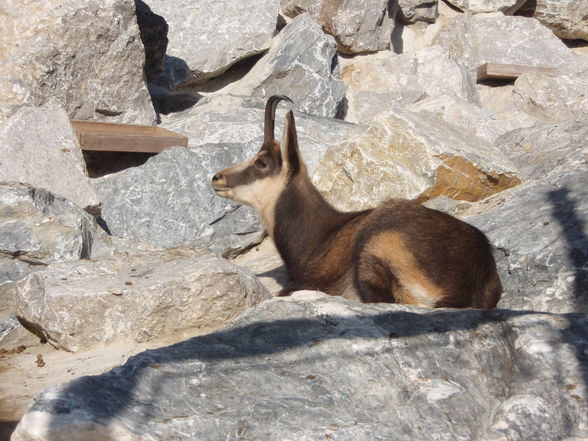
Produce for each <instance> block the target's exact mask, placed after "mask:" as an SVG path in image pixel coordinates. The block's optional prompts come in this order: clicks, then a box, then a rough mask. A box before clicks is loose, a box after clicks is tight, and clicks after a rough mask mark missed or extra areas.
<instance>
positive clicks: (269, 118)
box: [263, 95, 293, 145]
mask: <svg viewBox="0 0 588 441" xmlns="http://www.w3.org/2000/svg"><path fill="white" fill-rule="evenodd" d="M282 100H283V101H288V102H289V103H293V101H292V100H291V99H290V98H288V97H287V96H285V95H272V96H270V97H269V99H268V100H267V104H266V105H265V119H264V124H263V143H264V145H268V144H270V143H271V142H273V141H274V126H275V120H276V108H277V107H278V103H279V102H280V101H282Z"/></svg>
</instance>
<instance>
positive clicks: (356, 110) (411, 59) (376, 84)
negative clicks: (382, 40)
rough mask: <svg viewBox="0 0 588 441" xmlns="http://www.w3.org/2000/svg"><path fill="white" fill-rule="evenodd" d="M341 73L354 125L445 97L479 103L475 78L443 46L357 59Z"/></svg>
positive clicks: (349, 116)
mask: <svg viewBox="0 0 588 441" xmlns="http://www.w3.org/2000/svg"><path fill="white" fill-rule="evenodd" d="M341 73H342V80H343V82H344V83H345V84H346V86H347V101H348V104H347V112H346V115H345V119H346V120H348V121H352V122H361V123H367V122H369V121H371V120H372V119H373V118H374V117H376V116H377V115H379V114H381V113H384V112H386V111H387V110H389V109H391V108H393V107H397V106H401V107H402V106H405V105H407V104H411V103H414V102H417V101H419V100H421V99H423V98H426V97H431V96H438V95H440V94H444V93H453V94H455V95H456V96H458V97H460V98H462V99H463V100H464V101H466V102H471V103H476V102H478V95H477V92H476V83H475V80H474V78H473V76H472V75H470V72H469V71H468V69H467V68H466V67H465V65H464V64H462V63H460V62H459V61H458V60H456V59H455V58H454V57H452V56H451V55H450V53H449V51H447V50H446V49H444V48H442V47H440V46H432V47H427V48H423V49H421V50H419V51H417V52H414V53H406V54H402V55H396V54H394V53H393V52H390V51H386V52H379V53H377V54H370V55H366V56H362V57H354V58H352V59H348V60H344V62H343V63H342V69H341Z"/></svg>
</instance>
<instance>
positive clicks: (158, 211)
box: [95, 143, 264, 256]
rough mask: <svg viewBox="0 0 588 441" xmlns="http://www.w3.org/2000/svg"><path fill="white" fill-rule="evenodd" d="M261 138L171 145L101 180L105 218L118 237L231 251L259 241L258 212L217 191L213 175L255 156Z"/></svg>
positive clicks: (226, 253)
mask: <svg viewBox="0 0 588 441" xmlns="http://www.w3.org/2000/svg"><path fill="white" fill-rule="evenodd" d="M258 149H259V145H258V144H257V143H255V144H253V143H250V144H249V145H241V144H230V143H224V144H204V145H201V146H200V147H199V148H198V149H196V150H193V149H186V148H182V147H173V148H170V149H167V150H165V151H163V152H162V153H160V154H158V155H157V156H154V157H153V158H151V159H149V160H148V161H147V162H146V163H145V164H144V165H142V166H140V167H134V168H130V169H127V170H124V171H122V172H119V173H115V174H111V175H107V176H105V177H103V178H99V179H97V180H96V181H95V182H96V190H97V192H98V194H99V195H100V198H101V199H102V201H103V208H102V217H103V219H104V221H105V223H106V225H107V228H108V230H109V231H110V232H111V233H112V234H113V235H115V236H120V237H126V238H131V239H137V240H141V241H145V242H148V243H150V244H152V245H154V246H160V247H173V246H179V245H186V246H190V247H195V248H209V249H211V250H212V251H213V252H215V253H216V254H219V255H224V256H230V255H232V254H234V253H238V252H240V251H241V250H243V249H246V248H248V247H250V246H251V245H253V244H255V243H258V242H260V241H261V239H262V238H263V235H264V230H263V227H262V226H261V223H260V221H259V218H258V216H257V215H256V214H255V212H254V211H253V209H251V208H249V207H240V206H238V205H236V204H234V203H232V202H231V201H229V200H228V199H223V198H220V197H218V196H216V195H215V194H214V192H213V191H212V187H211V186H210V182H211V177H212V175H213V174H214V173H215V172H216V171H218V170H220V169H222V168H225V167H227V166H228V164H234V163H237V162H241V161H243V160H244V159H245V158H246V157H250V156H253V153H254V152H256V151H257V150H258Z"/></svg>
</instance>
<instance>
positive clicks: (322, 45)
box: [227, 14, 345, 117]
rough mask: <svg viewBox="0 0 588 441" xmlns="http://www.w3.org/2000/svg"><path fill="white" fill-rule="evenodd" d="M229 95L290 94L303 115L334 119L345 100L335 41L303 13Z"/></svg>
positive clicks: (289, 24) (282, 33)
mask: <svg viewBox="0 0 588 441" xmlns="http://www.w3.org/2000/svg"><path fill="white" fill-rule="evenodd" d="M227 92H228V93H231V94H235V95H243V96H254V97H260V98H269V97H270V96H271V95H287V96H289V97H290V98H291V99H292V100H294V102H295V103H296V106H297V109H298V110H299V111H301V112H305V113H309V114H312V115H318V116H329V117H334V116H335V115H337V113H338V112H339V111H340V105H341V102H342V101H343V98H344V97H345V85H344V84H343V83H342V82H341V80H340V79H339V68H338V62H337V44H336V43H335V39H334V38H333V37H331V36H330V35H325V34H324V33H323V31H322V29H321V27H320V26H319V25H318V24H316V23H315V22H314V21H313V20H312V18H310V16H309V15H308V14H302V15H300V16H298V17H296V18H295V19H294V20H292V21H291V22H290V23H288V25H287V26H286V27H285V28H284V29H282V31H281V32H280V33H279V34H278V35H277V36H276V38H275V39H274V41H273V42H272V45H271V47H270V49H269V51H268V53H267V54H266V55H264V56H263V57H262V58H261V59H260V60H259V61H258V62H257V63H256V64H255V66H254V67H253V68H252V69H251V70H250V71H249V72H248V73H247V74H246V75H245V76H244V77H243V78H242V79H241V80H240V81H238V82H236V83H234V84H233V85H232V86H231V87H229V88H228V89H227Z"/></svg>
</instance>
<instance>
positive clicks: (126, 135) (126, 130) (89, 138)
mask: <svg viewBox="0 0 588 441" xmlns="http://www.w3.org/2000/svg"><path fill="white" fill-rule="evenodd" d="M71 123H72V126H73V128H74V131H75V132H76V135H77V136H78V141H79V142H80V147H81V148H82V150H93V151H109V152H143V153H159V152H161V151H162V150H165V149H166V148H169V147H172V146H180V147H187V146H188V138H187V137H185V136H182V135H180V134H177V133H174V132H172V131H170V130H166V129H164V128H161V127H157V126H139V125H132V124H116V123H103V122H95V121H72V122H71Z"/></svg>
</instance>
